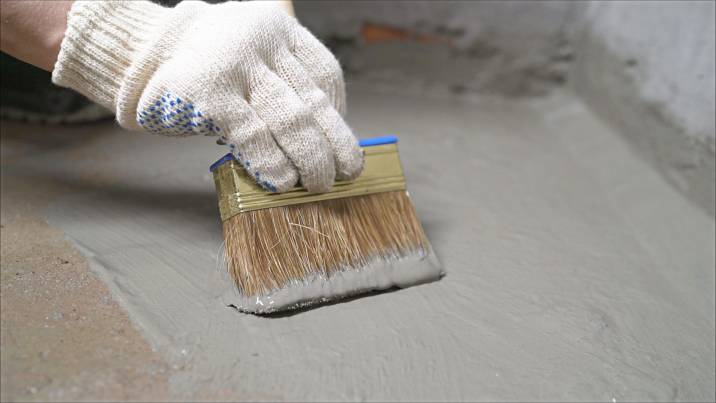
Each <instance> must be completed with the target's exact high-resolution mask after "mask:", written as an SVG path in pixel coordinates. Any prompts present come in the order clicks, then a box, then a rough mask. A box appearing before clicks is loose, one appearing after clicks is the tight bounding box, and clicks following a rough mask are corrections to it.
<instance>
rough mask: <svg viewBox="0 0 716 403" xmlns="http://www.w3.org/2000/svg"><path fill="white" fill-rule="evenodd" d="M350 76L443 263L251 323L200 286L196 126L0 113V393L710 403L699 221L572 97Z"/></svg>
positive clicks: (708, 316)
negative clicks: (425, 273) (395, 284)
mask: <svg viewBox="0 0 716 403" xmlns="http://www.w3.org/2000/svg"><path fill="white" fill-rule="evenodd" d="M350 94H351V97H350V99H349V101H350V110H349V122H350V123H351V125H352V126H353V127H354V128H355V130H356V132H357V133H359V134H360V135H361V136H364V137H365V136H371V135H378V134H386V133H394V134H398V135H399V136H400V138H401V145H400V148H401V157H402V160H403V164H404V166H405V170H406V175H407V178H408V186H409V188H410V190H411V195H412V197H413V200H414V203H415V205H416V208H417V210H418V213H419V215H420V217H421V219H422V220H423V221H424V225H425V227H426V232H427V235H428V237H429V238H430V239H431V241H432V242H433V246H434V248H435V250H436V252H437V254H438V256H439V257H440V258H441V260H442V262H443V264H444V266H445V268H446V270H447V272H448V275H447V277H445V278H444V279H443V280H441V281H440V282H438V283H433V284H429V285H424V286H420V287H415V288H411V289H406V290H400V291H397V292H394V293H388V294H381V295H378V296H372V297H368V298H361V299H357V300H354V301H351V302H348V303H345V304H337V305H332V306H328V307H323V308H318V309H315V310H311V311H308V312H305V313H301V314H298V315H294V316H290V317H286V318H280V319H276V320H272V321H267V320H265V319H258V318H256V317H252V316H249V315H242V314H238V313H236V312H234V311H232V310H231V309H230V308H227V307H225V306H223V305H222V304H221V303H219V302H218V301H217V299H216V297H215V295H214V294H213V289H212V288H211V287H210V286H207V285H206V283H209V284H212V282H218V281H219V280H218V277H216V276H214V275H215V274H216V273H215V272H214V270H213V269H214V265H215V260H214V259H213V256H215V255H212V253H214V252H215V250H216V246H217V242H218V239H219V238H218V237H219V236H220V235H219V234H218V223H217V221H216V220H217V219H216V217H215V216H214V214H215V213H216V208H215V207H214V205H213V204H212V203H213V202H214V201H213V200H212V197H211V195H212V189H211V187H212V184H211V180H210V176H209V175H208V174H207V172H206V166H207V165H208V163H210V162H211V161H212V160H213V159H214V158H215V157H217V156H220V155H221V154H222V151H223V150H221V149H219V148H217V147H216V146H214V145H212V144H211V143H212V140H211V139H206V138H190V139H168V138H162V137H156V136H147V135H140V134H129V133H125V132H123V131H122V130H120V129H118V128H116V127H115V126H113V125H111V124H108V123H104V124H97V125H89V126H82V127H75V128H57V127H43V126H36V125H24V124H18V123H10V122H3V123H2V137H1V145H2V148H1V149H2V209H1V212H2V214H1V215H0V219H1V224H2V228H1V230H0V231H1V235H2V259H1V261H0V267H1V269H2V288H1V289H2V294H1V297H2V311H1V320H2V340H1V342H0V348H1V351H2V361H1V364H2V365H1V375H2V378H1V379H2V386H3V387H2V400H4V401H5V400H7V401H14V400H37V401H41V400H56V401H60V400H73V399H84V400H99V399H103V400H124V399H130V400H136V399H141V400H163V399H210V400H235V399H243V400H396V399H403V400H512V401H514V400H535V399H540V400H606V401H611V400H613V401H622V400H683V401H693V400H701V401H709V400H714V398H715V394H716V392H715V386H714V381H713V379H714V365H715V361H714V351H715V348H714V263H715V259H716V258H715V253H714V240H715V235H714V228H715V227H714V220H713V218H711V217H710V216H709V215H708V214H706V213H704V212H703V211H701V210H700V209H699V208H698V207H696V206H694V205H692V204H690V203H689V202H688V201H687V200H685V199H684V198H683V197H682V196H681V195H680V194H679V192H677V191H676V190H674V189H673V188H672V187H671V186H670V185H669V184H668V183H666V182H665V181H664V180H663V179H662V178H661V177H660V176H659V175H658V174H657V173H655V172H653V170H652V169H651V168H650V167H649V166H648V165H647V164H645V163H643V162H642V161H640V160H639V159H638V158H636V157H635V156H634V154H633V153H632V152H631V150H630V149H629V147H628V146H627V145H626V144H625V143H624V142H623V141H622V139H621V138H620V137H619V135H618V134H617V133H615V132H614V131H613V130H611V129H610V128H609V127H608V126H606V125H605V124H603V123H602V122H600V121H599V120H598V119H596V118H595V117H594V116H593V115H592V114H591V113H590V112H589V111H588V110H587V109H586V108H585V107H584V106H583V105H582V104H581V103H580V102H579V101H578V100H576V99H574V98H572V97H571V96H569V95H567V94H555V95H553V96H551V97H548V98H539V99H535V100H530V101H527V100H505V99H491V98H480V99H461V98H430V97H425V96H422V95H421V96H398V95H395V94H390V93H381V92H376V91H373V90H364V89H358V88H354V89H352V90H351V91H350ZM156 155H159V156H161V157H162V158H164V160H162V159H159V160H157V159H156V158H155V159H152V158H151V157H152V156H156ZM170 156H171V158H172V159H171V162H170V161H169V160H168V159H167V158H169V157H170ZM138 161H141V163H138ZM163 161H164V162H163ZM48 220H49V223H48ZM63 233H64V234H65V236H63ZM120 233H121V234H120ZM167 233H169V234H170V235H171V236H172V238H171V239H172V240H173V241H176V242H172V243H167V242H165V241H166V239H167V238H166V234H167ZM187 240H189V241H187ZM192 240H194V241H192ZM129 241H135V242H136V243H141V244H143V245H147V249H151V251H152V252H153V253H154V255H152V256H148V255H146V254H139V253H135V252H133V251H136V248H134V249H132V248H130V246H131V245H130V242H129ZM182 242H184V243H182ZM177 243H181V250H179V249H177V245H176V244H177ZM80 250H81V251H80ZM145 251H146V250H145ZM182 254H186V256H187V257H192V256H196V255H201V259H200V260H198V261H199V262H205V263H206V264H205V266H208V267H195V266H191V267H184V266H183V263H182V261H181V260H182V259H181V258H182V256H183V255H182ZM158 256H159V257H161V256H165V258H164V259H163V260H162V259H159V258H157V257H158ZM119 257H121V259H120V258H119ZM149 270H155V271H157V272H158V273H160V274H161V275H162V276H166V277H165V278H166V279H168V280H167V283H165V284H149V283H148V282H147V281H142V279H144V278H145V277H143V276H142V272H147V271H149ZM212 276H214V277H212ZM160 278H161V277H160ZM176 278H181V281H175V280H172V279H176ZM200 283H201V284H200ZM166 284H170V286H169V287H166V286H165V285H166ZM110 290H111V291H110ZM277 380H280V381H277Z"/></svg>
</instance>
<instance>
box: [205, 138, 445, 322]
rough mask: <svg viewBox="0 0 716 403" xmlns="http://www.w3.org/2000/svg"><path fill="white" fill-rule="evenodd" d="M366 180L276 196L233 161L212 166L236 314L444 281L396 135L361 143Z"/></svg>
mask: <svg viewBox="0 0 716 403" xmlns="http://www.w3.org/2000/svg"><path fill="white" fill-rule="evenodd" d="M360 145H361V147H362V148H363V151H364V155H365V164H364V169H363V173H362V174H361V175H360V176H359V177H358V178H356V179H355V180H353V181H338V182H336V183H335V185H334V187H333V189H332V190H331V191H330V192H328V193H324V194H312V193H308V192H307V191H306V190H305V189H304V188H303V187H300V186H296V187H294V188H293V189H291V190H290V191H288V192H286V193H281V194H277V193H270V192H268V191H266V190H264V189H263V188H261V187H260V186H259V185H257V184H256V183H255V182H254V181H253V179H251V177H250V176H249V175H248V174H247V173H246V172H245V171H244V169H243V168H242V167H241V164H240V163H239V162H238V161H237V160H236V159H235V158H234V157H233V155H232V154H227V155H226V156H224V157H223V158H222V159H220V160H219V161H217V162H216V163H214V164H213V165H212V166H211V171H212V172H213V175H214V182H215V184H216V191H217V194H218V198H219V210H220V213H221V219H222V221H223V229H224V242H225V256H224V258H225V262H226V268H227V269H228V272H229V274H230V275H231V277H232V279H233V281H234V282H235V284H236V287H237V289H238V294H239V303H238V304H235V305H236V306H237V308H238V309H239V310H241V311H244V312H250V313H257V314H264V313H272V312H277V311H281V310H287V309H295V308H301V307H305V306H309V305H313V304H319V303H324V302H328V301H332V300H336V299H339V298H344V297H348V296H353V295H356V294H360V293H365V292H369V291H374V290H384V289H388V288H391V287H395V286H397V287H400V288H404V287H408V286H411V285H415V284H420V283H424V282H428V281H432V280H436V279H438V278H440V277H441V276H442V274H443V271H442V269H441V267H440V264H439V263H438V260H437V258H436V257H435V255H434V253H433V251H432V249H431V247H430V243H429V242H428V240H427V238H426V237H425V233H424V232H423V229H422V227H421V225H420V222H419V220H418V218H417V216H416V214H415V210H414V209H413V206H412V204H411V202H410V199H409V197H408V193H407V192H406V188H405V177H404V175H403V170H402V167H401V165H400V160H399V158H398V148H397V139H396V138H395V137H393V136H389V137H381V138H373V139H367V140H362V141H361V142H360Z"/></svg>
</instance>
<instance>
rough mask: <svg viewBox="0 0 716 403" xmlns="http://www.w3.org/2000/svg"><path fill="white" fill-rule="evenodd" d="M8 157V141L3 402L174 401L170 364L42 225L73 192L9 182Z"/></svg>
mask: <svg viewBox="0 0 716 403" xmlns="http://www.w3.org/2000/svg"><path fill="white" fill-rule="evenodd" d="M3 137H5V136H3ZM7 148H10V149H12V150H15V151H18V154H16V155H14V156H17V157H21V155H23V153H24V152H23V151H22V150H23V147H8V143H7V142H3V151H4V153H3V171H2V172H3V176H2V193H1V194H2V210H0V211H1V216H0V223H1V224H0V239H1V242H0V252H1V253H0V290H1V292H0V301H1V304H0V307H1V308H0V323H1V324H2V326H1V334H2V337H1V338H0V352H1V354H0V356H1V359H0V380H1V383H2V388H0V390H1V394H0V400H2V401H74V400H95V401H97V400H110V401H117V400H137V399H143V400H155V401H157V400H166V399H168V396H169V395H168V383H167V377H168V375H169V374H168V368H167V365H166V364H165V362H164V361H163V360H162V359H161V358H160V357H159V356H158V354H156V353H154V352H153V351H152V350H151V348H150V347H149V345H148V344H147V342H146V341H145V340H144V339H143V338H142V337H141V336H140V335H139V333H138V332H137V330H136V329H135V328H134V325H133V324H132V322H131V321H130V320H129V318H128V317H127V315H126V314H125V313H124V311H123V310H122V309H121V308H120V307H119V306H118V305H117V302H116V301H115V300H114V298H113V297H112V296H111V295H110V294H109V292H108V290H107V288H106V286H105V285H104V284H103V283H101V282H100V281H99V280H98V279H97V278H96V277H95V276H94V275H93V273H92V272H91V271H90V270H89V268H88V265H87V261H86V259H85V257H84V256H82V255H81V254H80V253H79V252H78V251H77V250H76V249H75V248H74V247H73V246H72V245H71V244H70V242H69V241H68V240H66V239H65V238H64V234H63V233H62V232H61V231H58V230H56V229H54V228H52V227H50V226H49V225H48V224H47V223H46V222H45V221H44V219H43V218H41V216H40V212H41V211H42V208H43V207H44V206H45V205H46V204H47V203H48V202H49V201H50V200H52V199H53V198H54V197H56V196H57V195H58V194H60V193H62V192H63V191H67V190H68V189H63V188H62V187H58V186H57V185H53V184H52V183H50V182H47V181H45V180H41V179H40V178H36V177H32V176H17V175H13V176H9V175H6V172H8V171H11V169H6V168H8V167H7V166H6V165H5V163H6V162H7V161H11V160H12V159H13V158H12V157H11V155H13V154H14V153H13V152H12V150H7ZM6 157H7V158H6Z"/></svg>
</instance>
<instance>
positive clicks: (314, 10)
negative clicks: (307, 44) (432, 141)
mask: <svg viewBox="0 0 716 403" xmlns="http://www.w3.org/2000/svg"><path fill="white" fill-rule="evenodd" d="M577 9H578V8H577V7H575V5H573V4H570V3H567V2H549V1H548V2H430V1H387V2H372V1H371V2H359V1H336V2H325V1H305V2H304V1H302V2H299V3H296V14H297V16H298V18H299V19H300V20H301V21H302V22H303V23H304V24H305V25H306V26H308V27H309V28H310V29H311V30H312V31H313V32H314V33H315V34H316V35H318V36H319V37H321V38H322V39H323V40H325V41H326V42H327V43H328V44H329V45H330V46H332V47H333V48H334V50H336V52H337V54H338V56H339V58H340V59H341V61H342V63H343V65H344V67H345V69H346V70H347V72H348V76H349V79H351V80H359V79H360V80H362V81H364V82H370V83H372V84H373V85H387V86H392V87H399V88H400V89H401V90H405V89H406V87H409V88H412V89H417V90H424V89H425V88H429V89H430V90H431V91H433V92H435V91H440V90H449V91H452V92H456V93H464V92H475V91H476V92H480V93H497V94H501V95H509V96H515V95H540V94H544V93H546V92H547V91H548V90H549V89H550V88H552V87H554V86H556V85H560V84H561V83H563V82H564V80H565V79H566V71H567V66H568V65H569V62H570V60H571V59H572V50H571V49H570V47H569V43H568V41H567V38H566V32H567V26H568V23H569V21H570V20H572V18H570V17H571V16H572V15H573V13H574V12H575V11H576V10H577Z"/></svg>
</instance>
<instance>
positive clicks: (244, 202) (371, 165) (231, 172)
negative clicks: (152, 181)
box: [213, 144, 405, 221]
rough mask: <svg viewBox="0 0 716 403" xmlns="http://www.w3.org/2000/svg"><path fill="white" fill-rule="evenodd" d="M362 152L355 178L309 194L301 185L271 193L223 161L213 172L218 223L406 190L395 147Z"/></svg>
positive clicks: (366, 148) (234, 161)
mask: <svg viewBox="0 0 716 403" xmlns="http://www.w3.org/2000/svg"><path fill="white" fill-rule="evenodd" d="M363 152H364V155H365V163H364V165H363V172H362V173H361V175H360V176H359V177H358V178H356V179H355V180H352V181H336V183H335V184H334V185H333V188H332V189H331V190H330V191H329V192H327V193H320V194H317V193H309V192H308V191H306V189H305V188H304V187H303V186H295V187H293V188H292V189H291V190H289V191H287V192H285V193H271V192H269V191H267V190H265V189H263V188H262V187H261V186H259V185H258V184H256V182H255V181H254V180H253V178H251V177H250V176H249V174H248V173H246V171H245V170H244V168H243V167H242V166H241V164H239V163H238V162H237V161H236V160H234V159H232V160H230V161H228V162H225V163H224V164H222V165H220V166H219V167H218V168H216V169H215V170H214V171H213V173H214V184H215V185H216V193H217V195H218V197H219V211H220V212H221V220H222V221H226V220H228V219H229V218H231V217H233V216H235V215H236V214H239V213H243V212H246V211H252V210H260V209H265V208H272V207H280V206H289V205H293V204H301V203H309V202H315V201H323V200H331V199H340V198H343V197H353V196H361V195H368V194H373V193H382V192H391V191H396V190H405V176H404V175H403V169H402V167H401V165H400V159H399V157H398V146H397V144H382V145H376V146H370V147H364V148H363Z"/></svg>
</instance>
